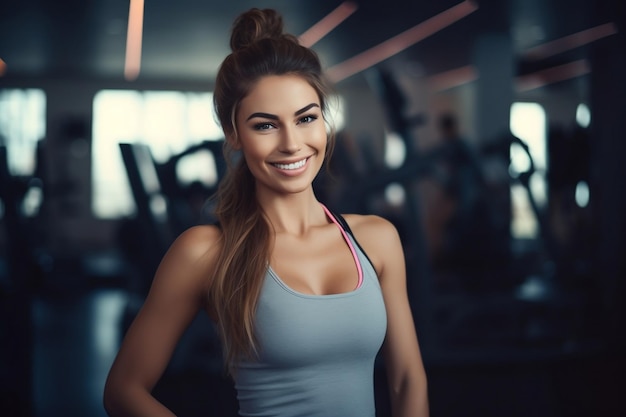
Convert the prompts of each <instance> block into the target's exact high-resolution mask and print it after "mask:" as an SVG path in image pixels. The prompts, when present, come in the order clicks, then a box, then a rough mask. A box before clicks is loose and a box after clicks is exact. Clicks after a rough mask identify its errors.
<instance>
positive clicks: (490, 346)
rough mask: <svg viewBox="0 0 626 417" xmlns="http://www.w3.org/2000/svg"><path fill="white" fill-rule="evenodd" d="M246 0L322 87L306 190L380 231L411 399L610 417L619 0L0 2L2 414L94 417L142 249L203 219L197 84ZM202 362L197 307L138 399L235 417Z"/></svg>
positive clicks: (210, 121) (623, 201) (207, 349)
mask: <svg viewBox="0 0 626 417" xmlns="http://www.w3.org/2000/svg"><path fill="white" fill-rule="evenodd" d="M251 7H259V8H275V9H277V10H279V11H280V12H281V13H282V14H283V16H284V19H285V23H286V29H287V30H288V31H289V32H291V33H294V34H295V35H298V36H300V40H301V42H302V43H303V44H306V45H308V46H311V47H312V48H313V49H314V50H316V51H317V52H318V54H319V56H320V58H321V60H322V62H323V64H324V66H325V68H326V69H327V75H328V77H329V78H330V80H331V81H332V82H333V85H334V89H335V91H334V96H333V98H334V100H333V111H332V115H333V122H334V125H335V127H336V131H337V149H336V151H335V156H334V159H333V162H332V164H331V167H330V168H331V169H330V174H327V173H322V174H321V175H320V176H319V177H318V179H317V180H316V184H315V186H316V192H317V194H318V196H319V198H320V199H321V200H322V201H325V202H326V203H327V205H328V206H330V207H332V208H334V209H335V210H337V211H341V212H344V213H349V212H355V213H374V214H378V215H382V216H385V217H387V218H388V219H390V220H392V221H393V222H394V223H395V224H396V225H397V227H398V229H399V231H400V234H401V237H402V240H403V243H404V247H405V252H406V258H407V277H408V286H409V292H410V296H411V302H412V307H413V312H414V316H415V322H416V326H417V328H418V333H419V336H420V343H421V345H422V350H423V357H424V362H425V366H426V368H427V373H428V377H429V394H430V401H431V414H432V416H433V417H452V416H482V417H487V416H539V417H543V416H546V417H547V416H622V415H626V414H624V413H625V412H626V410H625V406H624V405H623V399H622V397H623V394H624V392H626V391H625V389H626V377H625V376H624V375H625V371H626V363H625V359H624V356H625V355H624V347H625V340H624V333H625V331H624V330H626V326H625V324H626V323H625V311H624V305H623V301H624V296H625V286H624V284H625V281H626V277H625V274H626V265H625V261H624V258H625V255H626V222H625V218H624V213H626V197H625V195H626V162H625V160H624V155H625V154H626V140H625V133H624V132H626V106H625V105H624V103H626V52H625V51H626V40H625V30H626V26H625V24H626V21H625V17H626V12H625V8H626V5H625V3H624V2H623V1H621V0H595V1H592V0H476V1H467V0H466V1H461V0H438V1H430V2H427V1H408V0H385V1H382V0H371V1H370V0H368V1H365V0H362V1H348V2H341V1H339V0H319V1H315V2H313V1H310V2H300V1H286V0H283V1H281V0H273V1H269V0H268V1H263V0H259V1H257V2H252V1H247V0H245V1H216V0H206V1H196V0H178V1H168V0H149V1H145V2H144V1H143V0H130V1H129V0H126V1H110V0H109V1H105V0H93V1H79V0H58V1H54V2H52V1H43V0H32V1H21V2H17V1H8V0H3V1H2V3H1V6H0V315H1V316H0V317H1V320H0V414H2V415H6V416H27V417H52V416H64V417H67V416H86V417H100V416H104V415H105V413H104V410H103V408H102V405H101V395H102V388H103V385H104V378H105V377H106V373H107V371H108V368H109V366H110V364H111V361H112V359H113V357H114V355H115V353H116V350H117V348H118V346H119V341H120V339H121V336H122V335H123V332H124V330H125V328H126V326H127V325H128V323H129V322H130V320H132V318H133V316H134V314H136V312H137V310H138V308H139V307H140V306H141V303H142V301H143V298H144V297H145V294H146V291H147V288H148V287H149V285H150V281H151V278H152V274H153V273H154V270H155V268H156V264H157V262H158V260H159V258H160V257H161V256H162V255H163V252H164V250H165V248H167V246H168V245H169V244H170V243H171V241H172V239H173V238H174V237H175V236H176V235H177V234H179V233H180V232H181V231H182V230H184V229H185V228H187V227H189V226H191V225H194V224H199V223H205V222H210V221H211V220H212V217H211V204H210V200H208V198H209V197H210V196H211V194H212V193H213V192H214V191H215V187H216V185H217V184H218V182H219V180H220V178H221V176H222V175H223V170H224V161H223V159H222V158H221V153H220V152H221V141H222V140H223V137H222V135H221V132H220V129H219V127H218V126H217V125H216V124H215V121H214V116H213V113H212V101H211V100H212V89H213V83H214V77H215V74H216V71H217V68H218V65H219V64H220V62H221V61H222V59H223V58H224V57H225V56H226V55H227V54H228V53H229V49H228V37H229V29H230V25H231V22H232V21H233V19H234V18H235V17H236V16H237V15H238V14H239V13H241V12H243V11H245V10H247V9H248V8H251ZM220 360H221V359H220V348H219V344H218V342H217V338H216V336H215V330H214V328H213V326H212V324H211V323H210V322H209V320H208V319H207V318H206V317H205V316H204V315H200V316H198V318H197V320H196V321H195V322H194V323H193V325H192V326H191V328H190V329H189V331H188V332H187V333H186V334H185V336H184V338H183V341H182V343H181V345H180V347H179V349H178V350H177V351H176V353H175V355H174V358H173V361H172V363H171V365H170V367H169V368H168V369H167V371H166V373H165V375H164V376H163V378H162V379H161V381H160V382H159V384H158V386H157V387H156V390H155V395H156V396H157V397H159V398H160V399H161V400H162V401H163V402H165V403H166V404H167V405H169V406H170V407H171V408H172V410H174V411H176V412H177V414H178V415H179V416H207V415H211V416H213V415H215V416H226V417H228V416H235V415H236V401H235V397H234V393H233V389H232V384H231V383H230V381H229V380H228V378H226V377H225V376H224V373H223V368H222V365H221V362H220ZM384 380H385V375H384V372H383V370H382V367H378V366H377V372H376V387H377V390H376V398H377V402H378V415H379V416H381V417H382V416H388V415H389V410H388V403H387V395H386V392H385V387H384Z"/></svg>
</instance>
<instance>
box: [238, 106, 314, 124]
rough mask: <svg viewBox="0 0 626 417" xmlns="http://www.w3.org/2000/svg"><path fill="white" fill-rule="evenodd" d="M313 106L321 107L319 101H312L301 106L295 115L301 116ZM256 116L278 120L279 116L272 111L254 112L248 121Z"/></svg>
mask: <svg viewBox="0 0 626 417" xmlns="http://www.w3.org/2000/svg"><path fill="white" fill-rule="evenodd" d="M313 107H319V105H318V104H317V103H311V104H308V105H306V106H304V107H303V108H301V109H300V110H298V111H296V112H295V113H294V114H293V115H294V116H299V115H301V114H302V113H304V112H306V111H308V110H310V109H312V108H313ZM255 117H262V118H264V119H271V120H278V116H276V115H275V114H270V113H260V112H257V113H252V114H251V115H250V116H248V118H247V119H246V122H247V121H248V120H250V119H254V118H255Z"/></svg>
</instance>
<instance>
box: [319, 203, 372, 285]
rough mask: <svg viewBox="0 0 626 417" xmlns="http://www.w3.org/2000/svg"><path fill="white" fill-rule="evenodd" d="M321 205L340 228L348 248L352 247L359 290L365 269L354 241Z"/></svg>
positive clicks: (324, 207) (325, 209)
mask: <svg viewBox="0 0 626 417" xmlns="http://www.w3.org/2000/svg"><path fill="white" fill-rule="evenodd" d="M320 205H321V206H322V208H323V209H324V211H325V212H326V215H327V216H328V217H329V218H330V220H332V222H333V223H335V225H336V226H337V227H338V228H339V231H340V232H341V234H342V235H343V238H344V239H345V241H346V243H347V244H348V247H350V252H352V257H353V258H354V263H355V264H356V269H357V271H358V272H359V282H358V284H357V286H356V287H357V288H359V287H360V286H361V284H363V269H362V268H361V262H360V261H359V257H358V256H357V254H356V250H355V249H354V245H352V241H351V240H350V238H348V234H347V233H346V231H345V230H343V227H341V225H340V224H339V222H338V221H337V219H335V216H333V215H332V213H331V212H330V210H328V209H327V208H326V206H325V205H323V204H320Z"/></svg>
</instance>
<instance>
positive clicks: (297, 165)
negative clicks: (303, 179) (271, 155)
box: [273, 159, 306, 169]
mask: <svg viewBox="0 0 626 417" xmlns="http://www.w3.org/2000/svg"><path fill="white" fill-rule="evenodd" d="M305 163H306V159H303V160H302V161H299V162H294V163H291V164H273V165H274V166H275V167H276V168H278V169H298V168H302V167H303V166H304V164H305Z"/></svg>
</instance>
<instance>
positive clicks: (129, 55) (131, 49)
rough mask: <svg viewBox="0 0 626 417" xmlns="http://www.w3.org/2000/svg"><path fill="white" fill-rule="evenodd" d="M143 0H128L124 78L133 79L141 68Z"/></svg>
mask: <svg viewBox="0 0 626 417" xmlns="http://www.w3.org/2000/svg"><path fill="white" fill-rule="evenodd" d="M143 9H144V0H130V8H129V11H128V33H127V35H126V62H125V64H124V78H125V79H126V80H128V81H133V80H135V79H136V78H137V77H138V76H139V71H140V69H141V41H142V33H143Z"/></svg>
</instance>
